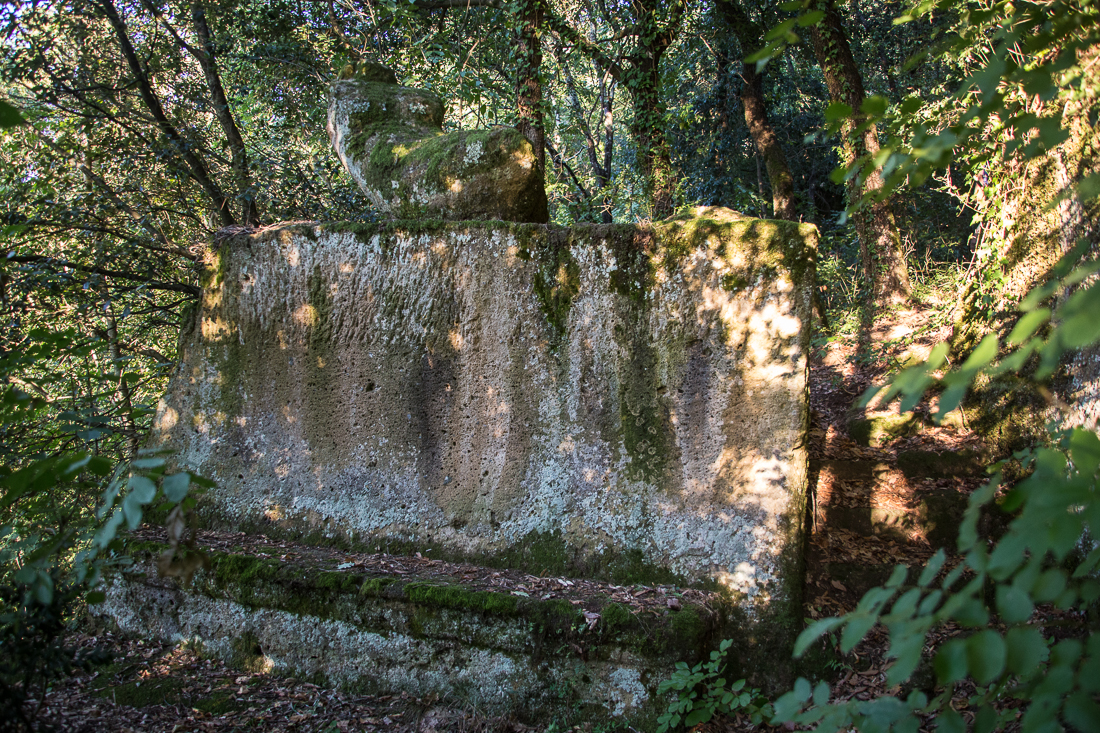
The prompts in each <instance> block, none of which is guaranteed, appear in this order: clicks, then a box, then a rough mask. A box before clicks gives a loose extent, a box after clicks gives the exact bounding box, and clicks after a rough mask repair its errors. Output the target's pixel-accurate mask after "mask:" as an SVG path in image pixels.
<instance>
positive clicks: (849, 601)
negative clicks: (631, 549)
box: [41, 309, 983, 733]
mask: <svg viewBox="0 0 1100 733" xmlns="http://www.w3.org/2000/svg"><path fill="white" fill-rule="evenodd" d="M932 312H933V311H932V309H926V310H906V311H898V312H896V313H894V314H892V315H891V317H890V318H888V319H886V320H885V321H884V322H883V323H882V325H881V326H880V329H882V330H881V331H880V332H879V333H877V334H876V341H877V342H878V343H879V344H885V348H884V349H882V350H881V351H880V353H878V354H877V358H876V359H874V360H872V361H870V363H861V362H860V361H859V360H858V359H857V358H856V344H855V340H854V338H848V339H837V340H834V341H833V342H831V343H828V344H823V345H818V346H815V348H814V351H813V353H812V359H811V367H810V374H811V398H810V401H811V408H812V414H811V430H810V451H811V461H812V464H811V483H812V484H813V486H812V488H813V499H812V505H811V521H810V523H809V527H810V530H811V533H810V536H809V543H808V551H807V579H806V588H805V615H806V617H807V618H820V617H824V616H831V615H837V614H841V613H844V612H846V611H848V610H851V609H853V608H854V607H855V605H856V603H857V602H858V600H859V597H860V596H861V595H862V592H863V591H864V590H866V588H867V587H869V586H870V585H873V584H877V583H879V582H881V581H882V580H884V579H885V578H880V577H879V576H878V575H877V574H876V572H878V571H882V570H888V569H889V568H891V567H892V566H893V564H895V563H900V564H905V565H909V566H914V567H915V566H919V565H921V564H923V562H924V561H925V560H927V559H928V558H929V557H930V556H931V555H932V554H933V553H934V552H935V549H936V547H935V546H934V545H935V543H934V542H933V540H932V539H930V534H931V533H930V531H928V528H927V526H925V525H926V524H927V523H925V525H922V517H921V516H920V512H921V511H922V507H925V506H927V504H928V501H930V500H931V498H935V497H938V498H939V500H951V501H958V500H961V501H963V502H964V505H965V497H966V496H967V495H969V493H970V492H972V491H974V490H975V489H976V488H978V487H979V486H980V485H981V484H982V482H983V479H982V478H981V477H980V476H974V475H970V476H927V477H912V476H910V475H907V474H906V472H904V471H902V470H899V469H898V457H899V454H901V453H903V452H905V451H925V452H935V453H958V452H960V451H964V450H971V451H978V450H980V448H981V446H980V442H979V441H978V439H977V436H975V435H973V434H972V433H971V432H970V431H969V430H967V429H966V427H965V425H961V424H956V425H954V426H945V427H932V426H926V427H924V428H923V429H921V430H920V431H919V432H915V433H911V434H907V435H905V436H903V437H899V438H896V439H894V440H892V441H890V442H887V443H885V444H882V445H879V446H878V447H872V446H869V445H866V444H860V443H858V442H856V441H855V440H854V439H853V438H852V437H851V435H849V430H848V421H849V417H850V407H851V405H852V403H853V402H854V401H855V400H856V399H857V398H858V397H859V395H861V394H862V393H863V391H864V390H865V389H866V388H867V387H868V386H869V385H871V384H872V383H874V382H876V381H881V379H882V378H883V377H884V376H885V374H886V372H887V371H888V370H889V368H890V366H891V365H894V366H896V365H898V364H899V363H901V362H903V361H904V360H906V359H908V358H911V357H913V356H917V357H923V356H924V355H926V354H927V352H928V350H930V349H931V347H932V345H934V344H935V343H937V342H938V341H941V340H944V339H945V338H947V337H948V336H949V333H948V332H947V330H946V328H943V327H939V328H937V327H936V326H935V325H934V324H933V323H932V321H931V320H930V319H931V314H932ZM925 409H926V408H925ZM864 516H870V517H876V516H877V517H886V518H887V524H886V525H883V524H882V522H881V521H879V522H878V523H877V524H872V523H868V522H864V523H863V524H860V521H863V517H864ZM853 517H856V518H857V519H859V520H860V521H857V522H855V523H853V522H852V521H851V520H852V518H853ZM884 527H885V530H884V529H883V528H884ZM942 529H943V528H942V527H941V530H942ZM886 530H888V531H886ZM223 540H224V541H231V540H226V539H224V538H223ZM254 549H257V551H262V548H254ZM278 551H279V549H278V548H277V547H272V548H270V552H272V553H277V552H278ZM274 556H276V557H277V556H278V555H277V554H275V555H274ZM956 561H957V560H956ZM366 562H390V563H393V564H395V567H404V565H407V564H409V563H412V564H413V565H417V568H412V567H410V568H407V570H415V569H420V570H424V569H425V568H426V567H427V566H425V568H422V567H419V566H423V565H425V563H427V564H429V565H430V564H431V563H432V562H438V561H429V560H426V559H424V558H406V559H398V558H373V559H369V560H366ZM428 569H430V568H428ZM868 569H870V570H873V571H876V572H870V571H869V570H868ZM441 571H442V569H441ZM471 572H472V571H471ZM513 575H516V574H514V573H505V574H504V575H501V574H500V573H498V574H497V577H496V578H493V577H489V578H487V579H484V580H485V582H486V583H489V584H490V585H492V584H500V583H508V584H516V583H518V584H523V583H524V582H527V583H529V584H530V585H531V590H532V592H539V593H541V592H543V591H544V590H546V589H545V588H543V587H542V586H543V585H546V582H544V579H538V578H533V576H526V577H520V576H518V575H517V576H516V577H515V578H513V577H512V576H513ZM536 586H538V587H537V588H536ZM549 587H550V586H548V588H549ZM558 590H561V589H558ZM622 600H626V601H627V602H630V601H634V602H635V603H639V604H641V605H644V604H646V603H653V602H656V603H663V602H664V599H663V598H661V597H660V593H659V592H658V593H655V594H654V597H653V598H652V599H642V598H638V599H634V598H631V599H626V598H624V599H622ZM952 632H953V630H952V629H949V628H948V629H940V630H938V631H936V632H935V634H934V638H933V639H932V642H933V643H934V644H935V643H937V642H938V641H939V640H940V638H941V637H942V638H946V637H947V636H950V635H951V634H952ZM78 642H79V643H80V644H82V645H85V646H89V647H90V646H107V647H108V648H110V649H111V650H112V651H113V652H114V655H115V660H116V661H115V662H114V663H113V664H112V665H111V666H110V667H108V668H106V669H102V670H100V671H98V672H96V673H93V674H86V675H79V676H76V677H74V678H71V679H69V680H67V681H65V682H63V683H61V684H59V685H57V686H56V687H55V688H53V690H52V691H51V692H50V693H49V694H48V695H47V696H46V700H45V701H44V704H43V708H42V713H41V717H42V719H43V720H44V721H45V722H47V723H49V724H52V725H54V726H56V728H57V729H58V730H64V731H81V732H83V731H88V732H91V731H102V730H112V731H120V732H121V733H128V732H130V731H132V732H134V733H136V732H137V731H171V732H172V733H176V732H183V731H212V730H217V731H270V732H274V731H326V732H328V731H340V732H343V731H398V732H402V731H408V732H410V733H412V732H414V731H415V732H416V733H435V732H436V731H470V732H486V733H488V732H490V731H493V732H495V731H500V732H502V733H503V732H505V731H534V730H539V731H547V730H551V728H548V727H546V726H543V727H539V728H532V727H528V726H525V725H523V724H520V723H519V722H517V721H515V720H508V719H500V718H490V717H486V716H484V715H482V714H481V713H480V712H479V711H477V710H473V709H470V708H467V707H463V706H462V705H461V704H460V703H459V702H457V701H454V700H437V699H416V698H412V697H410V696H407V695H396V696H391V695H386V696H370V695H365V696H354V695H348V694H345V693H343V692H341V691H339V690H335V689H325V688H321V687H317V686H315V685H313V684H309V683H307V682H304V681H300V680H296V679H293V678H289V677H282V676H278V675H275V674H267V673H249V672H242V671H240V670H234V669H231V668H229V667H227V666H226V665H225V664H224V663H222V662H220V661H217V660H210V659H205V658H203V657H202V656H200V655H199V654H197V653H196V651H195V650H193V649H189V648H187V647H186V646H170V645H164V644H160V643H156V642H151V641H147V640H140V639H129V638H122V637H118V636H114V635H111V634H109V633H105V632H101V633H99V634H98V635H85V636H82V637H79V638H78ZM886 642H887V639H886V634H885V630H884V629H882V628H881V627H877V628H876V629H874V630H872V632H871V633H870V634H869V636H868V637H867V639H866V640H865V641H864V642H863V643H862V644H860V645H859V646H858V647H857V648H856V649H855V650H854V652H853V653H852V654H850V655H848V656H847V657H844V658H838V662H837V663H836V664H835V665H834V666H835V668H834V670H833V675H834V680H833V699H834V700H838V701H839V700H849V699H853V698H855V699H861V700H865V699H870V698H871V697H873V696H877V695H881V694H884V693H886V692H887V689H886V683H885V673H884V669H885V667H886V666H887V665H886V660H885V651H886ZM154 701H157V702H159V703H164V704H152V703H153V702H154ZM759 729H760V728H754V727H753V726H752V725H751V724H750V723H748V722H747V721H745V720H743V719H737V718H734V719H719V720H715V721H712V722H711V723H708V724H706V725H704V726H700V727H699V729H698V730H700V731H706V732H707V733H718V732H719V731H723V732H729V731H748V730H759ZM577 730H581V729H577ZM627 730H633V729H627ZM929 730H931V726H930V727H929Z"/></svg>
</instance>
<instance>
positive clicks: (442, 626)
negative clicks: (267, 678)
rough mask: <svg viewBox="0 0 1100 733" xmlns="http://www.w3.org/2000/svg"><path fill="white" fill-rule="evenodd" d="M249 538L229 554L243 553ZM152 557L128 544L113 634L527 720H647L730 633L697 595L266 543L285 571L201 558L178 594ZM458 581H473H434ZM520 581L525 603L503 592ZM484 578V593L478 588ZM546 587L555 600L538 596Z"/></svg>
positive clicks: (244, 557) (112, 611)
mask: <svg viewBox="0 0 1100 733" xmlns="http://www.w3.org/2000/svg"><path fill="white" fill-rule="evenodd" d="M250 539H251V538H247V537H245V538H241V541H240V542H239V543H238V546H241V547H242V548H243V547H247V546H248V545H250V544H252V545H253V546H252V547H250V548H249V549H251V550H255V549H256V547H255V543H250V541H249V540H250ZM273 546H274V545H273V543H272V547H273ZM164 547H165V545H163V544H161V543H159V542H155V541H148V540H145V541H140V542H132V543H131V551H132V552H133V553H134V555H135V557H136V558H137V559H138V561H139V563H138V565H137V566H135V568H134V569H133V570H132V571H131V572H128V573H126V574H124V575H119V576H116V577H115V578H113V579H112V581H111V583H110V586H109V591H108V600H107V601H106V602H105V604H104V605H103V606H102V607H101V610H100V613H102V614H103V615H107V616H110V617H112V618H113V619H114V620H115V621H116V622H117V623H118V625H119V626H120V627H121V628H122V629H123V630H124V631H128V632H136V633H144V634H152V635H153V636H155V637H158V638H162V639H166V640H171V641H175V640H180V639H190V640H194V641H197V642H199V643H201V644H202V645H203V646H204V647H206V648H207V649H208V651H210V652H211V653H213V654H216V655H218V656H221V657H225V658H229V659H232V660H234V661H235V662H236V663H238V664H239V665H241V666H243V667H246V668H249V669H257V668H259V669H275V668H279V669H281V670H286V671H290V672H292V673H294V674H298V675H305V676H310V675H316V676H320V677H323V678H325V679H326V680H328V681H330V682H333V683H337V684H341V685H344V686H347V687H351V688H363V689H373V690H387V691H407V692H409V693H411V694H414V695H418V696H422V695H428V694H433V693H434V694H438V695H441V696H451V697H457V698H459V699H461V700H463V701H464V702H466V703H468V704H471V705H475V706H477V707H479V708H481V709H483V710H485V711H487V712H490V713H492V714H515V715H518V716H520V717H521V718H524V719H529V720H534V719H536V718H539V717H540V716H545V715H555V716H558V717H562V716H565V717H568V716H574V715H581V716H583V717H585V718H586V719H592V718H593V716H604V717H606V716H611V717H618V716H625V717H626V718H627V719H629V720H632V721H638V722H643V721H649V720H651V719H653V718H654V716H655V715H656V714H658V713H659V712H660V710H661V708H662V707H663V704H664V703H663V702H662V701H660V700H659V699H658V698H657V695H656V688H657V685H658V684H659V683H660V681H661V680H663V679H665V678H667V677H668V675H669V674H670V673H671V671H672V670H673V669H674V667H675V664H676V662H678V661H686V662H689V663H693V662H694V661H696V660H697V659H698V658H700V657H701V655H702V654H704V653H705V651H706V650H707V649H709V648H710V647H711V646H714V645H715V644H716V643H717V640H718V639H720V638H722V636H723V635H729V634H730V633H731V631H733V628H734V627H733V626H732V625H731V624H730V622H729V620H728V617H727V614H726V612H727V611H728V609H727V608H726V606H725V605H724V601H723V599H722V598H721V597H720V596H718V595H717V594H711V593H706V592H704V591H700V590H683V589H679V588H673V587H646V586H635V587H632V588H627V587H624V586H616V585H613V584H608V583H598V582H594V581H584V580H577V581H570V580H566V579H556V578H538V577H536V576H524V575H522V574H520V573H515V572H511V573H509V572H507V571H502V572H498V571H493V570H491V569H483V568H473V567H471V566H462V565H457V564H453V563H444V562H442V561H436V560H429V559H426V558H408V557H400V556H387V555H372V556H365V557H364V556H342V555H343V554H342V553H338V552H335V551H325V550H318V548H312V547H308V546H300V545H299V546H296V545H279V547H281V548H282V549H284V550H287V551H288V552H287V553H285V555H286V556H290V555H291V554H293V555H295V557H294V559H293V560H290V561H285V560H282V559H280V558H278V557H271V556H267V557H263V556H261V554H263V553H257V554H242V553H238V552H232V551H222V550H213V551H209V552H208V553H207V554H208V559H209V563H208V565H207V568H206V569H204V570H201V571H200V572H199V573H198V574H197V575H196V576H195V579H194V582H193V584H192V586H191V587H190V588H188V589H184V588H182V587H180V585H179V584H178V583H176V582H175V581H173V580H168V579H163V578H158V577H156V571H155V568H154V562H153V558H155V557H156V555H157V554H159V552H161V551H162V550H163V549H164ZM269 549H271V548H270V547H269ZM341 559H343V562H341ZM383 565H389V566H391V572H389V573H386V572H380V571H379V567H381V566H383ZM417 565H419V566H420V567H419V570H418V569H417V568H416V566H417ZM456 573H458V574H459V575H458V576H457V577H459V578H462V577H464V576H471V574H473V575H474V577H472V578H470V579H469V580H463V579H458V580H447V579H446V576H448V575H451V576H452V577H455V574H456ZM493 576H498V577H495V578H494V577H493ZM526 578H530V580H526V585H523V586H522V587H526V588H528V590H529V591H531V592H528V591H521V590H517V584H522V581H525V579H526ZM494 581H496V582H499V587H498V588H496V589H489V588H486V583H492V582H494ZM551 583H553V584H556V585H558V586H560V591H557V592H555V593H553V594H551V593H547V592H542V589H543V588H545V587H547V585H549V584H551ZM550 595H553V596H554V597H546V596H550ZM670 601H671V603H670ZM670 605H671V606H672V607H674V608H670ZM582 710H583V712H582Z"/></svg>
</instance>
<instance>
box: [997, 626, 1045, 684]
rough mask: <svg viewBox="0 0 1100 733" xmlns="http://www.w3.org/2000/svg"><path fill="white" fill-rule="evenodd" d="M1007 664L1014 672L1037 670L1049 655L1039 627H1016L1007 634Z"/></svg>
mask: <svg viewBox="0 0 1100 733" xmlns="http://www.w3.org/2000/svg"><path fill="white" fill-rule="evenodd" d="M1005 648H1006V649H1007V656H1006V658H1005V666H1006V667H1007V668H1008V671H1009V672H1011V673H1012V674H1020V675H1023V674H1028V673H1032V672H1035V671H1036V669H1037V668H1038V666H1039V665H1040V664H1041V663H1043V662H1045V661H1046V659H1047V656H1048V655H1049V653H1050V652H1049V650H1048V649H1047V644H1046V641H1045V640H1044V639H1043V635H1042V634H1041V633H1039V630H1038V629H1034V628H1015V629H1009V631H1008V633H1007V634H1005Z"/></svg>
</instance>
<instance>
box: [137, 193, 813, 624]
mask: <svg viewBox="0 0 1100 733" xmlns="http://www.w3.org/2000/svg"><path fill="white" fill-rule="evenodd" d="M815 238H816V230H815V229H814V228H813V227H812V226H810V225H799V224H795V223H788V222H773V221H761V220H755V219H744V218H740V217H738V216H737V215H736V214H734V213H733V212H730V211H728V210H724V209H708V210H697V211H696V212H695V214H694V215H692V216H685V217H683V218H681V219H678V220H673V221H668V222H663V223H658V224H655V225H652V226H645V227H643V226H631V225H607V226H602V225H591V226H578V227H574V228H571V229H565V228H560V227H548V226H537V225H505V224H502V223H499V222H497V223H494V222H465V223H450V224H443V223H429V222H405V223H402V222H397V223H393V224H389V225H372V226H362V227H350V226H345V225H312V224H297V225H290V226H286V227H283V228H275V229H270V230H266V231H263V232H261V233H257V234H251V235H237V236H234V237H230V238H228V239H225V240H224V241H223V243H222V244H221V248H220V250H219V251H218V252H217V255H216V259H217V262H216V263H215V266H214V267H213V268H212V273H213V274H212V276H211V278H210V280H209V282H208V283H207V284H206V287H205V290H204V294H203V299H202V304H201V307H200V308H199V310H198V312H197V313H196V314H195V317H194V322H193V325H192V326H191V327H190V329H189V330H187V331H186V332H185V333H184V334H183V336H182V341H181V357H182V361H181V364H180V366H179V369H178V372H177V373H176V374H175V376H174V378H173V380H172V383H171V385H170V388H169V391H168V393H167V395H166V396H165V398H164V400H163V401H162V403H161V405H160V408H159V410H158V413H157V417H156V421H155V435H156V442H157V443H158V444H159V445H161V446H163V447H166V448H172V449H174V450H175V451H177V458H178V460H179V461H180V462H181V463H182V464H183V465H185V466H187V467H190V468H193V469H194V470H196V471H198V472H201V473H203V474H205V475H207V476H209V477H211V478H214V479H216V480H217V482H218V488H217V489H216V490H214V491H213V492H211V493H210V494H209V495H208V496H207V497H206V498H205V500H204V505H203V506H204V511H205V513H206V515H207V517H208V518H209V519H210V521H213V522H214V523H215V524H217V523H221V524H224V525H227V526H233V527H251V528H252V529H259V530H262V531H265V532H282V533H290V534H295V533H296V534H298V535H299V536H302V535H308V534H310V533H313V534H316V535H328V536H339V537H341V538H344V540H345V541H348V542H352V543H359V544H361V545H362V546H364V547H375V546H381V547H383V548H388V549H390V550H393V549H395V548H398V549H399V548H401V547H405V548H407V549H409V550H427V549H428V548H431V549H432V550H433V551H434V552H435V553H437V554H436V555H433V556H439V554H438V553H443V555H444V556H448V555H449V556H452V557H465V558H469V559H471V560H475V561H481V562H485V563H488V564H494V563H495V564H498V565H509V566H515V567H521V568H526V569H527V570H528V571H529V572H533V573H541V572H543V571H550V572H554V573H570V572H571V573H573V574H582V575H588V576H590V577H601V576H603V577H607V576H609V575H610V576H611V577H618V578H621V579H627V580H636V581H643V582H644V581H646V580H649V581H650V582H652V581H653V580H654V579H655V578H657V579H662V581H661V582H669V581H666V580H663V579H665V578H669V579H676V580H678V581H680V582H692V583H703V584H714V585H716V586H719V585H720V586H723V587H725V588H726V589H728V591H729V592H730V594H731V597H732V598H733V599H734V600H735V602H736V603H738V604H740V605H741V607H742V608H743V609H744V610H745V612H746V614H747V616H748V618H754V617H755V618H759V617H760V614H762V613H763V614H773V613H777V612H779V611H780V610H781V609H786V610H785V611H784V613H787V612H792V613H797V612H796V611H795V610H794V609H793V608H792V607H791V606H790V604H791V603H793V602H795V601H796V600H797V597H798V590H799V588H800V586H801V577H800V575H799V572H800V560H801V558H800V549H801V532H802V525H803V514H804V506H805V498H806V488H807V470H806V467H807V453H806V446H805V442H804V435H805V430H806V423H807V399H806V397H807V367H806V347H807V342H808V335H809V324H810V297H811V287H812V283H813V257H814V252H815Z"/></svg>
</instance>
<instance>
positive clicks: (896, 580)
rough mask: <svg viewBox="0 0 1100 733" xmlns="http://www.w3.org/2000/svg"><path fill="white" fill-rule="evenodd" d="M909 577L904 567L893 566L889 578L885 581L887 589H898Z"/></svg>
mask: <svg viewBox="0 0 1100 733" xmlns="http://www.w3.org/2000/svg"><path fill="white" fill-rule="evenodd" d="M908 577H909V568H907V567H905V566H904V565H895V566H894V570H893V572H892V573H890V578H889V579H888V580H887V581H886V587H887V588H898V587H900V586H901V584H902V583H904V582H905V579H906V578H908Z"/></svg>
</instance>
